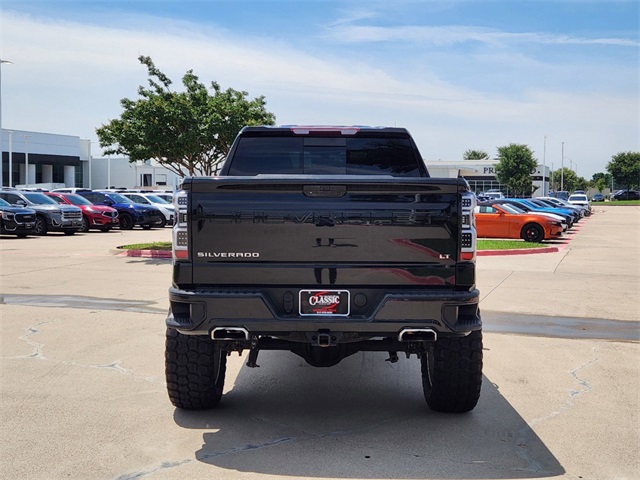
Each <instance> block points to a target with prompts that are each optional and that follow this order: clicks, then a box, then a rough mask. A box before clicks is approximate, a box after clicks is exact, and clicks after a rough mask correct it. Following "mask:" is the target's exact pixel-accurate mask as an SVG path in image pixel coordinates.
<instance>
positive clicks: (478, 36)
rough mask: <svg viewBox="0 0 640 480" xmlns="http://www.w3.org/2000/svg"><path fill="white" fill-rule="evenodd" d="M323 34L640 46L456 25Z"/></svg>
mask: <svg viewBox="0 0 640 480" xmlns="http://www.w3.org/2000/svg"><path fill="white" fill-rule="evenodd" d="M327 36H328V37H329V38H331V39H332V40H333V41H335V42H345V43H364V42H390V41H402V42H407V43H408V42H416V43H422V44H430V45H434V46H444V45H457V44H461V43H467V42H474V43H482V44H490V45H507V44H513V43H531V44H542V45H553V44H556V45H611V46H619V47H635V48H637V47H638V46H640V42H638V41H637V40H631V39H625V38H581V37H573V36H569V35H554V34H549V33H539V32H525V33H516V32H504V31H500V30H496V29H492V28H481V27H467V26H460V25H447V26H437V27H434V26H416V25H403V26H397V27H383V26H366V25H353V24H349V23H348V22H346V21H343V22H339V23H337V24H336V25H332V26H330V27H329V28H328V29H327Z"/></svg>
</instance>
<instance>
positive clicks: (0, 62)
mask: <svg viewBox="0 0 640 480" xmlns="http://www.w3.org/2000/svg"><path fill="white" fill-rule="evenodd" d="M4 63H13V62H10V61H9V60H2V59H1V58H0V187H2V186H3V185H4V175H3V173H2V157H3V155H2V149H3V148H4V143H2V65H3V64H4ZM9 138H11V137H9ZM9 186H11V169H9Z"/></svg>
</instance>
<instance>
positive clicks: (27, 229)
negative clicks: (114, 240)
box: [0, 187, 174, 237]
mask: <svg viewBox="0 0 640 480" xmlns="http://www.w3.org/2000/svg"><path fill="white" fill-rule="evenodd" d="M172 198H173V197H172V194H171V193H164V192H163V193H149V192H137V191H135V192H134V191H113V190H90V189H83V188H61V189H57V190H53V191H50V192H49V191H29V190H17V189H15V188H6V187H4V188H2V190H0V212H1V213H2V215H1V217H0V233H2V234H5V235H6V234H9V235H17V236H19V237H26V236H27V235H46V234H47V232H64V233H65V234H66V235H73V234H74V233H76V232H87V231H89V229H97V230H100V231H102V232H108V231H109V230H111V229H112V228H114V227H118V228H120V229H121V230H131V229H132V228H134V226H136V225H137V226H140V227H141V228H143V229H150V228H162V227H164V226H165V225H173V221H174V208H173V205H172V203H171V202H172Z"/></svg>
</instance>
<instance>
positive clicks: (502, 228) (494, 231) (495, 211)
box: [476, 205, 563, 242]
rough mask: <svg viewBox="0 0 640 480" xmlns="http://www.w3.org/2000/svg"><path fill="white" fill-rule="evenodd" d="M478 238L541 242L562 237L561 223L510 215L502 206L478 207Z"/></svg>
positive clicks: (540, 217)
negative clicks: (518, 239)
mask: <svg viewBox="0 0 640 480" xmlns="http://www.w3.org/2000/svg"><path fill="white" fill-rule="evenodd" d="M476 230H477V232H478V238H521V239H523V240H524V241H525V242H541V241H542V240H551V239H554V238H559V237H560V236H562V231H563V226H562V223H560V222H559V221H556V220H553V219H551V218H547V217H544V216H542V215H537V214H532V213H510V212H509V211H508V210H506V209H504V208H502V207H501V206H500V205H481V206H479V207H476Z"/></svg>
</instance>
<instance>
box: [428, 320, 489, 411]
mask: <svg viewBox="0 0 640 480" xmlns="http://www.w3.org/2000/svg"><path fill="white" fill-rule="evenodd" d="M421 363H422V388H423V390H424V397H425V399H426V400H427V404H428V405H429V407H430V408H431V409H432V410H435V411H436V412H445V413H463V412H468V411H470V410H473V409H474V408H475V406H476V404H477V403H478V399H479V398H480V387H481V386H482V332H481V331H475V332H471V333H470V334H469V335H467V336H466V337H443V338H440V339H438V341H437V342H435V344H434V345H433V348H432V349H430V350H429V352H428V353H425V354H424V355H423V356H422V358H421Z"/></svg>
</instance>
